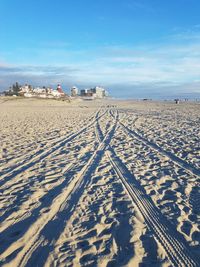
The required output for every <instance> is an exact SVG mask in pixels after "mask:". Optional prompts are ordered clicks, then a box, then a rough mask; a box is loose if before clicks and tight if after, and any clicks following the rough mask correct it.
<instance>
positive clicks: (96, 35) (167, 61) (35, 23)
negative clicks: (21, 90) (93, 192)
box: [0, 0, 200, 97]
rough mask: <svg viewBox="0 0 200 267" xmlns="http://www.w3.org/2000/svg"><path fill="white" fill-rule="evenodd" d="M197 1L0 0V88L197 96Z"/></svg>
mask: <svg viewBox="0 0 200 267" xmlns="http://www.w3.org/2000/svg"><path fill="white" fill-rule="evenodd" d="M199 12H200V1H199V0H168V1H164V0H163V1H162V0H123V1H122V0H93V1H91V0H57V1H56V0H34V1H33V0H29V1H28V0H0V89H5V88H7V87H8V86H9V85H11V84H12V83H13V82H15V81H18V82H20V83H26V82H27V83H31V84H33V85H51V86H55V85H56V84H57V83H61V84H62V85H63V88H64V89H66V91H67V90H68V88H69V87H70V86H72V85H76V86H79V87H81V88H82V87H89V86H94V85H102V86H105V87H107V88H108V89H109V91H110V93H111V94H112V95H113V96H120V97H154V96H158V95H159V96H173V95H177V96H179V95H180V96H181V95H183V96H184V95H189V94H192V95H195V94H197V95H198V94H200V19H199Z"/></svg>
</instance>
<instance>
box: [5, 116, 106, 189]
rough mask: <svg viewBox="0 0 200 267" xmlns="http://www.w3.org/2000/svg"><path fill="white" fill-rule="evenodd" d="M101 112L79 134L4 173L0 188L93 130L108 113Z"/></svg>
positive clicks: (74, 134) (54, 144)
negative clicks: (90, 129)
mask: <svg viewBox="0 0 200 267" xmlns="http://www.w3.org/2000/svg"><path fill="white" fill-rule="evenodd" d="M99 112H100V111H97V113H96V116H95V118H94V119H93V120H92V121H90V122H89V124H88V125H86V126H85V127H83V128H82V129H81V130H79V131H78V132H76V133H73V134H71V135H69V136H67V137H65V138H64V139H62V140H60V141H59V142H56V143H53V146H52V147H50V148H47V149H46V150H45V151H44V150H42V151H40V152H38V153H37V154H36V155H34V156H33V157H31V158H30V159H29V160H28V161H27V160H25V161H23V162H22V163H21V164H20V165H17V166H15V167H13V169H11V170H9V171H8V172H7V173H4V174H3V175H2V176H1V180H0V186H2V185H3V184H5V183H6V182H7V181H10V179H12V178H13V177H15V176H16V175H18V174H20V173H22V172H24V171H26V170H27V169H29V168H30V167H32V166H33V165H35V164H36V163H38V162H40V161H41V160H42V159H44V158H46V157H47V156H49V155H50V154H52V153H53V152H55V151H56V150H58V149H59V148H61V147H62V146H64V145H65V144H66V143H67V142H69V141H71V140H73V139H74V138H76V137H77V136H79V135H80V134H82V133H84V132H85V131H86V130H87V129H89V128H91V127H92V126H93V125H94V124H95V122H96V120H97V119H99V118H101V117H102V116H104V114H105V113H106V112H107V111H105V112H104V113H103V114H101V115H99Z"/></svg>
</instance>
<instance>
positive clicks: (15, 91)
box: [5, 82, 21, 96]
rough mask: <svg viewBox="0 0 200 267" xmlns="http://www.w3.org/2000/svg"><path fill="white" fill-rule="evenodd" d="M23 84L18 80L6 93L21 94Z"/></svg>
mask: <svg viewBox="0 0 200 267" xmlns="http://www.w3.org/2000/svg"><path fill="white" fill-rule="evenodd" d="M20 87H21V85H19V83H18V82H16V83H15V84H13V85H12V86H10V88H9V90H8V91H5V95H7V96H12V95H17V96H18V95H19V91H20Z"/></svg>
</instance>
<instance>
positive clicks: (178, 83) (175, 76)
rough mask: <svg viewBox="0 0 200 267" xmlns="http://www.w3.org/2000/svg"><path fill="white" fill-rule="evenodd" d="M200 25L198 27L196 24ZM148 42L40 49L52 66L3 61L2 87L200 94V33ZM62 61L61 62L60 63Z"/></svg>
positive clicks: (120, 93)
mask: <svg viewBox="0 0 200 267" xmlns="http://www.w3.org/2000/svg"><path fill="white" fill-rule="evenodd" d="M196 28H197V29H198V27H196ZM170 38H171V41H170V42H166V41H165V42H163V44H162V43H161V44H159V45H147V46H144V45H143V46H140V47H139V46H137V47H136V46H131V45H129V46H104V47H101V48H98V49H95V50H92V49H91V50H81V51H71V52H70V51H67V47H65V48H63V46H59V47H58V48H57V50H56V49H55V48H54V47H53V48H52V46H51V45H49V47H48V49H47V50H46V51H48V53H49V55H51V56H50V59H49V61H48V60H47V58H48V54H47V52H44V50H39V51H38V52H37V56H38V58H39V59H40V61H39V62H47V63H46V64H41V63H40V64H35V63H33V64H31V62H30V63H29V64H20V63H10V62H9V63H6V64H5V63H4V64H3V63H2V64H0V89H1V90H3V89H6V88H7V87H9V86H10V85H11V84H12V83H14V82H16V81H18V82H20V83H30V84H33V85H51V86H55V85H56V84H57V83H62V84H63V86H64V87H65V88H66V89H67V88H68V87H70V86H72V85H77V86H79V87H88V86H94V85H103V86H106V87H108V88H110V92H111V94H112V95H113V96H120V97H122V96H124V97H145V96H147V97H151V96H152V97H155V96H170V95H181V94H182V95H190V94H194V95H198V94H200V34H198V32H196V31H195V33H194V32H190V31H189V32H188V31H187V32H185V33H182V34H181V33H179V34H175V35H174V36H171V37H170ZM58 59H59V61H60V62H59V61H58Z"/></svg>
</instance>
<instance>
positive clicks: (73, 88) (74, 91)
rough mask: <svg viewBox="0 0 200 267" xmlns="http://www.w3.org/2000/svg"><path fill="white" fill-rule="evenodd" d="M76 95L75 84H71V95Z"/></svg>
mask: <svg viewBox="0 0 200 267" xmlns="http://www.w3.org/2000/svg"><path fill="white" fill-rule="evenodd" d="M77 95H78V88H77V87H76V86H73V87H72V88H71V96H77Z"/></svg>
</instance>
